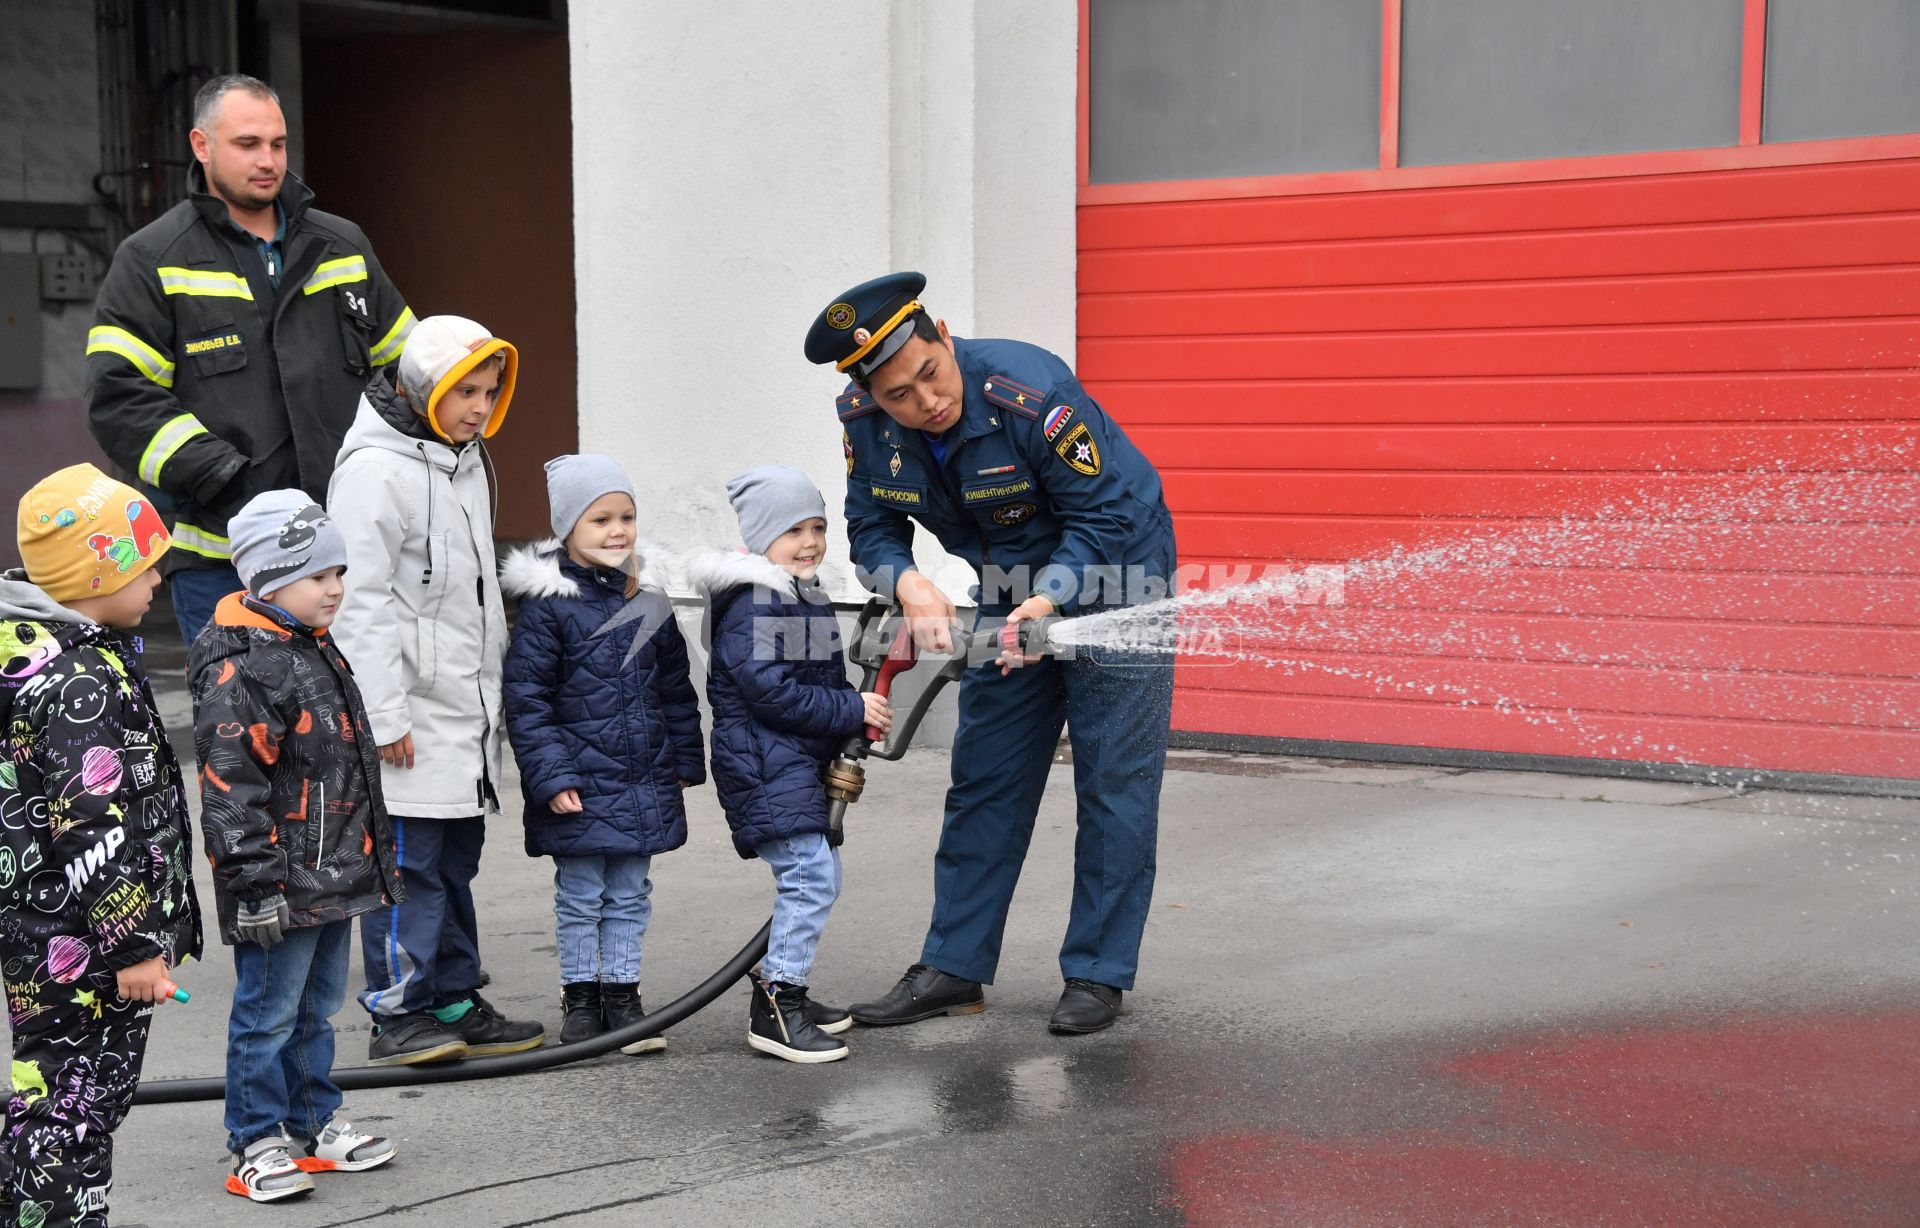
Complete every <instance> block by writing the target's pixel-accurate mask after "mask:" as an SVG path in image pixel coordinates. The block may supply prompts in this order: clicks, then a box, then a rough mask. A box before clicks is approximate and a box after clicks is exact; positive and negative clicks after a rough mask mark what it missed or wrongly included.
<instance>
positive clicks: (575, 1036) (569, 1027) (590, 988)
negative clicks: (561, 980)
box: [560, 981, 607, 1045]
mask: <svg viewBox="0 0 1920 1228" xmlns="http://www.w3.org/2000/svg"><path fill="white" fill-rule="evenodd" d="M560 1009H561V1010H563V1011H565V1012H566V1018H564V1019H562V1020H561V1021H560V1043H561V1044H563V1045H573V1044H578V1043H579V1042H581V1041H583V1040H592V1039H593V1038H594V1037H596V1036H598V1035H600V1034H601V1033H603V1032H605V1031H606V1030H607V1025H606V1023H605V1022H604V1021H603V1020H602V1019H601V1015H600V982H598V981H574V982H572V983H571V984H568V985H563V986H561V988H560Z"/></svg>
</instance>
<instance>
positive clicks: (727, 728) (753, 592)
mask: <svg viewBox="0 0 1920 1228" xmlns="http://www.w3.org/2000/svg"><path fill="white" fill-rule="evenodd" d="M727 496H728V498H729V499H731V500H732V502H733V508H734V511H735V512H736V513H737V514H738V515H739V517H740V536H741V537H742V538H743V539H744V540H745V542H746V544H747V548H748V549H749V550H751V551H752V553H751V554H738V553H736V554H721V553H718V552H708V553H706V554H704V555H700V556H696V557H695V558H694V559H693V560H692V561H691V562H690V563H689V565H688V571H689V573H690V578H691V579H692V581H693V584H694V587H695V588H696V589H698V590H700V591H701V592H703V593H704V594H705V595H706V597H707V599H708V601H709V603H710V606H711V609H710V613H709V619H710V622H711V627H712V646H713V657H712V661H711V663H710V664H709V666H708V673H707V699H708V702H709V703H710V704H711V705H712V707H713V775H714V784H715V786H716V787H717V788H718V790H719V793H720V804H721V806H722V807H723V808H724V809H725V810H726V812H727V823H728V825H729V826H730V827H732V829H733V845H734V848H735V849H736V850H737V851H738V852H739V854H740V855H741V856H742V857H756V856H757V857H759V858H761V859H762V860H763V861H765V862H766V863H767V865H768V866H769V867H770V868H771V869H772V870H773V882H774V904H773V926H772V930H771V931H770V933H769V935H768V939H767V954H766V958H765V959H763V960H762V961H761V964H760V972H759V975H757V976H755V977H754V978H753V994H752V1006H751V1009H750V1011H749V1014H748V1022H747V1043H748V1044H749V1045H751V1046H753V1047H754V1048H755V1049H758V1050H760V1051H761V1052H763V1053H771V1054H773V1055H774V1056H776V1057H781V1058H785V1059H786V1060H787V1061H790V1062H831V1061H835V1060H836V1059H839V1058H843V1057H845V1056H846V1055H847V1046H846V1044H845V1043H844V1042H843V1041H841V1040H839V1039H838V1036H839V1034H840V1033H842V1032H844V1031H846V1030H847V1029H848V1028H850V1027H852V1026H853V1017H852V1016H851V1015H849V1014H848V1013H847V1012H846V1011H843V1010H838V1009H836V1008H834V1007H830V1006H825V1005H823V1004H821V1003H818V1002H814V1001H813V1000H811V999H810V998H808V996H807V978H808V975H809V974H810V972H811V971H812V968H813V956H814V951H815V949H816V948H817V947H818V946H819V943H820V934H821V931H822V929H824V928H825V926H826V922H827V913H828V911H829V910H830V909H831V908H832V907H833V901H834V900H835V899H836V898H837V897H838V896H839V894H840V850H839V849H838V848H836V847H834V846H835V845H837V844H838V843H839V840H838V838H837V837H835V836H832V835H830V832H829V825H828V822H827V795H826V786H825V784H824V783H823V782H822V776H821V774H822V771H823V769H824V768H825V767H826V764H827V761H828V760H830V759H832V758H833V756H834V755H835V753H837V751H838V750H839V748H840V746H841V745H842V744H843V743H844V742H845V741H846V739H847V738H848V737H850V736H852V735H853V734H856V733H858V732H860V730H861V729H862V727H864V726H867V725H874V726H877V727H879V728H881V729H886V728H888V727H890V726H891V725H892V723H893V713H892V712H891V710H890V709H889V708H888V706H887V701H886V699H885V698H884V697H883V696H880V695H863V694H861V693H860V692H859V691H857V690H855V689H854V687H853V685H852V684H851V683H849V682H848V681H847V667H846V661H845V659H844V658H843V657H842V655H841V652H840V625H839V621H838V619H837V618H836V617H835V615H834V612H833V606H832V605H831V604H830V603H829V599H828V597H827V594H826V592H825V590H824V589H823V588H822V587H821V585H820V581H819V578H818V577H819V572H820V564H821V561H822V559H823V558H824V556H825V554H826V544H827V521H826V502H825V500H823V499H822V498H821V497H820V491H819V489H818V488H816V487H815V486H814V485H813V483H812V482H810V481H808V480H807V477H806V475H805V474H803V473H801V472H800V471H799V470H797V469H789V468H786V467H784V466H780V465H763V466H761V467H760V468H757V469H750V470H748V471H747V472H746V473H743V474H740V475H739V476H737V477H735V478H733V479H732V480H731V481H729V482H728V483H727Z"/></svg>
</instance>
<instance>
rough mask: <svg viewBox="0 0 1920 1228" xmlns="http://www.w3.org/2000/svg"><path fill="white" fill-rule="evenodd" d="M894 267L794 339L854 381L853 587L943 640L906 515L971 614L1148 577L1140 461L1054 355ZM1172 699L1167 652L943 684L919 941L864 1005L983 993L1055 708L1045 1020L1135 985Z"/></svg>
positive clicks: (1156, 543) (1093, 600) (1079, 596)
mask: <svg viewBox="0 0 1920 1228" xmlns="http://www.w3.org/2000/svg"><path fill="white" fill-rule="evenodd" d="M925 286H926V278H924V277H922V276H921V275H919V274H918V273H895V274H891V275H889V276H886V277H880V278H876V279H874V280H873V281H869V282H865V283H863V284H861V285H858V286H855V287H854V288H853V289H851V290H848V291H847V292H846V293H845V294H843V295H841V296H840V297H838V298H836V299H835V300H834V301H833V302H832V303H831V304H830V305H828V307H827V308H826V310H824V311H822V312H821V313H820V316H819V318H818V319H817V320H815V321H814V324H813V327H812V329H811V330H810V331H809V332H808V334H807V346H806V351H807V358H808V359H809V360H810V361H812V362H816V363H828V362H831V363H833V364H834V366H835V368H836V369H837V370H839V371H841V372H843V373H845V374H847V375H848V376H849V377H850V378H851V379H852V381H853V382H852V383H851V384H850V385H849V386H848V387H847V389H846V391H845V392H844V393H842V394H841V396H840V399H839V413H840V421H841V424H842V426H843V429H844V435H843V438H842V445H843V448H844V451H845V453H846V463H847V503H846V513H847V533H848V536H849V538H850V540H851V543H852V554H853V561H854V564H855V566H856V567H857V568H859V570H860V572H861V574H862V578H863V579H864V580H865V581H866V582H867V583H868V585H869V587H871V588H873V589H874V590H875V591H877V592H880V593H882V594H888V593H891V594H892V595H893V597H894V598H895V600H897V601H898V603H899V604H900V605H901V607H902V609H903V612H904V613H905V615H906V617H907V618H908V619H909V621H910V625H911V626H912V627H913V628H914V634H915V637H916V639H917V640H918V641H919V644H920V646H921V647H922V648H923V649H926V650H928V651H936V652H937V651H944V650H950V649H951V629H952V627H953V625H954V617H955V612H954V606H953V603H952V602H951V601H950V600H948V598H947V596H946V594H944V593H942V592H941V591H940V589H939V588H938V587H937V586H936V585H935V584H934V583H933V582H932V581H931V580H929V579H928V578H927V577H926V576H924V575H922V574H921V573H920V572H918V571H916V570H915V569H914V563H913V553H912V543H913V524H912V522H913V521H916V520H917V521H919V522H920V523H921V524H922V525H924V526H925V527H926V528H927V529H928V530H929V531H931V532H932V533H933V535H934V536H935V537H937V538H938V539H939V541H940V544H941V545H942V546H944V547H945V548H946V549H947V550H948V551H950V552H951V553H953V554H956V555H958V556H959V557H961V558H963V559H965V560H966V561H967V562H968V563H970V564H972V565H973V567H974V569H975V570H976V571H977V572H978V573H979V574H980V577H981V584H980V586H979V589H978V592H977V597H978V617H979V619H980V624H979V625H981V626H987V627H991V626H993V625H994V624H995V623H998V622H1003V621H1004V622H1006V623H1013V624H1018V623H1021V622H1024V621H1026V620H1029V619H1035V618H1042V617H1048V616H1052V615H1056V614H1058V615H1063V616H1074V615H1081V614H1088V613H1093V612H1096V611H1099V610H1102V609H1107V608H1112V607H1115V606H1120V605H1127V604H1135V603H1138V602H1141V601H1144V600H1151V599H1155V598H1160V597H1164V596H1167V595H1168V590H1169V587H1170V585H1171V580H1172V576H1173V572H1174V542H1173V520H1172V517H1171V516H1170V515H1169V513H1168V511H1167V505H1166V501H1165V499H1164V498H1162V496H1161V490H1160V475H1159V474H1158V473H1157V472H1156V471H1155V470H1154V467H1153V465H1152V464H1151V463H1150V462H1149V461H1148V460H1147V459H1146V457H1145V456H1143V455H1142V454H1141V453H1140V450H1139V449H1138V448H1136V447H1135V446H1134V445H1133V442H1132V441H1131V440H1129V439H1128V438H1127V436H1126V435H1125V433H1123V432H1122V431H1121V430H1120V428H1119V427H1118V426H1116V425H1114V423H1113V422H1112V421H1111V420H1110V419H1109V418H1108V417H1107V415H1106V414H1105V413H1104V412H1102V410H1101V409H1100V406H1099V405H1098V404H1097V403H1096V402H1095V401H1094V399H1093V398H1092V397H1090V396H1088V395H1087V392H1086V390H1085V389H1083V388H1082V387H1081V386H1080V383H1079V381H1078V380H1076V379H1075V378H1074V374H1073V372H1072V371H1071V370H1070V369H1069V368H1068V367H1067V364H1066V363H1064V362H1063V361H1061V360H1060V358H1059V357H1057V356H1056V355H1054V354H1052V353H1049V352H1048V351H1046V350H1043V349H1041V348H1039V347H1038V346H1034V345H1028V344H1026V343H1024V342H1020V341H982V340H968V339H965V338H958V337H954V336H952V335H951V334H950V333H949V332H948V331H947V326H946V323H945V322H944V321H938V320H935V319H934V318H933V317H932V316H931V315H929V313H928V312H927V311H926V309H925V308H924V307H922V306H921V303H920V293H921V291H922V290H923V289H924V288H925ZM1172 704H1173V662H1172V659H1171V657H1169V656H1166V655H1164V654H1157V655H1154V654H1140V653H1130V652H1126V651H1114V650H1096V651H1092V652H1088V651H1084V650H1083V652H1082V653H1081V654H1080V655H1079V656H1076V657H1073V658H1063V657H1058V656H1045V657H1030V656H1026V655H1025V654H1023V653H1020V652H1019V651H1017V650H1012V649H1008V650H1003V652H1002V655H1001V657H1000V658H999V659H998V660H996V661H986V662H981V663H979V664H977V665H975V666H974V667H972V668H970V669H969V670H968V671H967V674H966V676H965V677H964V678H963V679H962V681H961V684H960V725H959V730H958V732H957V733H956V734H955V737H954V746H953V783H952V787H951V789H949V790H948V792H947V803H946V817H945V820H944V821H943V823H942V825H941V829H940V847H939V851H938V853H937V854H936V855H935V858H934V904H933V921H932V924H931V925H930V926H929V928H928V931H927V939H926V944H925V946H924V947H923V948H922V951H921V955H920V961H919V962H918V963H916V964H914V965H913V966H912V967H911V968H909V969H908V970H907V973H906V975H905V976H903V977H902V978H901V979H900V982H899V984H898V985H896V986H895V987H894V988H893V990H892V991H891V992H890V993H888V994H887V995H885V996H884V997H882V998H880V999H879V1000H878V1001H874V1002H863V1003H857V1004H855V1005H854V1006H853V1008H852V1010H853V1016H854V1018H855V1019H857V1020H858V1021H860V1022H861V1023H863V1024H870V1025H886V1024H898V1023H912V1022H915V1021H917V1020H921V1019H927V1018H930V1017H932V1016H935V1015H939V1014H969V1013H972V1012H975V1011H979V1010H983V1009H985V1006H986V1000H985V997H984V995H983V994H982V992H981V986H982V985H984V984H988V983H991V982H992V980H993V977H994V971H995V967H996V965H997V964H998V963H999V959H1000V942H1001V936H1002V933H1003V932H1004V930H1005V928H1006V921H1007V907H1008V905H1009V903H1010V902H1011V901H1012V898H1013V889H1014V884H1015V883H1016V881H1017V880H1018V879H1019V876H1020V866H1021V863H1022V861H1024V860H1025V858H1026V852H1027V845H1028V842H1029V840H1030V839H1031V837H1032V834H1033V822H1034V814H1035V812H1036V811H1037V810H1038V808H1039V805H1040V795H1041V792H1042V790H1044V789H1045V787H1046V782H1047V770H1048V768H1049V767H1050V766H1051V764H1052V762H1053V753H1054V747H1055V746H1056V745H1057V744H1058V742H1059V739H1060V731H1061V726H1062V724H1063V723H1064V724H1065V726H1066V728H1067V731H1068V735H1069V737H1070V738H1071V739H1072V744H1073V759H1074V791H1075V797H1076V800H1077V802H1078V809H1077V816H1076V819H1077V823H1078V834H1077V837H1076V839H1075V844H1074V888H1073V904H1072V911H1071V913H1070V915H1069V919H1068V922H1067V933H1066V939H1065V941H1064V942H1063V943H1062V944H1061V948H1060V971H1061V974H1062V975H1063V977H1064V978H1065V980H1066V987H1065V989H1064V991H1063V992H1062V994H1061V996H1060V1003H1059V1006H1058V1007H1057V1009H1056V1010H1055V1011H1054V1014H1053V1018H1052V1020H1051V1021H1050V1023H1049V1025H1048V1026H1049V1027H1050V1029H1051V1030H1052V1031H1054V1032H1056V1033H1063V1034H1073V1033H1082V1032H1097V1031H1099V1030H1101V1029H1102V1028H1105V1027H1108V1026H1109V1025H1111V1024H1112V1023H1113V1021H1114V1018H1115V1017H1116V1016H1117V1015H1118V1014H1119V1011H1120V1001H1121V993H1122V991H1123V990H1127V989H1131V988H1133V982H1134V971H1135V968H1136V966H1137V964H1138V960H1139V952H1140V934H1141V930H1142V928H1143V927H1144V926H1145V924H1146V920H1147V907H1148V903H1149V901H1150V900H1151V897H1152V894H1153V874H1154V847H1155V843H1156V836H1157V832H1158V819H1159V804H1160V778H1161V774H1162V772H1163V771H1164V770H1165V766H1166V749H1167V726H1168V722H1169V720H1170V717H1171V712H1172Z"/></svg>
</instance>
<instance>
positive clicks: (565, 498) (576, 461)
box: [547, 452, 640, 541]
mask: <svg viewBox="0 0 1920 1228" xmlns="http://www.w3.org/2000/svg"><path fill="white" fill-rule="evenodd" d="M611 494H622V495H625V496H626V497H627V498H629V499H632V500H633V503H634V507H635V508H636V509H638V507H639V505H640V500H639V499H638V498H637V497H636V496H635V495H634V493H633V483H632V482H631V481H628V480H627V471H626V470H624V469H622V468H621V467H620V462H619V461H616V460H614V459H613V458H612V457H611V456H602V455H600V454H599V453H598V452H577V453H573V452H570V453H568V454H567V455H565V456H556V457H554V458H553V459H552V460H550V461H548V462H547V507H548V508H549V509H550V515H551V517H552V519H551V520H550V521H549V523H550V524H552V525H553V535H554V536H555V537H557V538H559V539H561V540H562V541H565V540H566V537H567V534H569V533H571V532H573V526H574V523H575V522H576V521H578V520H579V519H580V517H581V516H583V515H584V514H586V510H587V509H588V508H590V507H592V506H593V501H594V500H595V499H598V498H599V497H600V496H601V495H611Z"/></svg>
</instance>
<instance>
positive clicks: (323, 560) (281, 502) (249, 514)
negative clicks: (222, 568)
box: [227, 490, 347, 597]
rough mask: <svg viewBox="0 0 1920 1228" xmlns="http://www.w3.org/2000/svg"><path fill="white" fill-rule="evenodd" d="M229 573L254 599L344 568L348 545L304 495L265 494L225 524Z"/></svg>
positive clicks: (297, 492) (286, 492)
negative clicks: (237, 576)
mask: <svg viewBox="0 0 1920 1228" xmlns="http://www.w3.org/2000/svg"><path fill="white" fill-rule="evenodd" d="M227 536H228V538H229V539H231V540H232V543H233V569H234V570H235V571H237V572H239V573H240V582H241V583H242V584H245V585H246V586H247V591H248V592H250V593H252V594H253V595H254V596H256V597H264V596H266V595H267V594H268V593H271V592H273V591H274V590H275V589H279V588H284V587H286V586H287V585H289V584H292V583H293V582H294V581H295V580H300V579H304V578H306V577H307V576H310V575H313V574H314V573H316V572H321V571H325V570H326V569H327V568H329V567H341V568H344V567H345V566H346V565H347V543H346V539H344V538H342V537H341V536H340V530H339V528H338V527H336V526H335V525H334V523H333V517H331V516H329V515H328V514H327V509H326V508H324V507H321V506H320V505H319V504H318V503H315V502H314V501H313V496H311V495H309V494H308V493H307V492H306V491H304V490H269V491H265V492H263V493H261V494H257V495H255V496H254V497H253V498H251V499H249V500H247V505H246V506H245V507H243V508H241V509H240V510H239V511H237V512H235V513H234V514H233V518H232V519H231V520H229V521H227Z"/></svg>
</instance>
